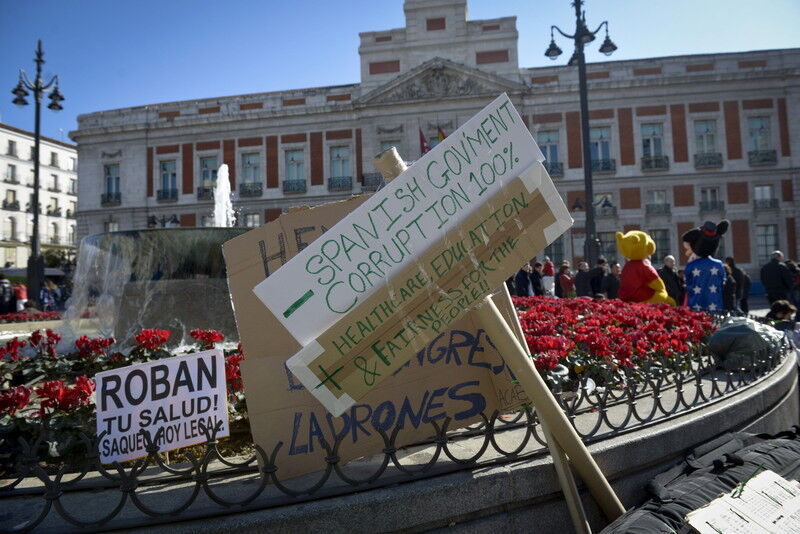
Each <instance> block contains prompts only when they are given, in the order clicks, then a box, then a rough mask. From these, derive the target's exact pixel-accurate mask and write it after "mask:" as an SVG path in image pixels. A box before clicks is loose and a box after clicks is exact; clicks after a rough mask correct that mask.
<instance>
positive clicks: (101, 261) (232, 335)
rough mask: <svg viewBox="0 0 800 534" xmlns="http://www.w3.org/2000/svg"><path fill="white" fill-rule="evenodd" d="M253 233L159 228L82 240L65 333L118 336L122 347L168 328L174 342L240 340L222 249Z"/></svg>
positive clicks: (232, 229)
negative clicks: (198, 337) (204, 337)
mask: <svg viewBox="0 0 800 534" xmlns="http://www.w3.org/2000/svg"><path fill="white" fill-rule="evenodd" d="M248 230H249V228H157V229H147V230H129V231H122V232H109V233H104V234H96V235H91V236H88V237H86V238H84V239H83V240H82V241H81V244H80V248H79V250H78V265H77V268H76V271H75V277H74V290H73V294H72V297H71V299H70V302H69V305H68V309H67V312H66V313H65V316H64V320H65V325H66V327H67V328H68V329H70V330H71V331H72V333H73V334H74V335H76V336H78V335H82V334H96V335H105V336H112V335H113V336H114V337H115V338H116V339H117V341H118V343H119V344H120V346H122V347H125V346H130V345H132V344H133V343H134V340H133V336H134V335H135V334H136V333H137V332H139V331H140V330H141V329H143V328H161V329H166V330H170V332H171V337H170V341H171V344H172V343H176V342H177V343H179V342H181V341H186V340H187V338H188V334H189V331H190V330H191V329H194V328H201V329H214V330H219V331H221V332H222V333H223V334H225V337H226V339H228V340H237V339H238V334H237V332H236V322H235V320H234V318H233V308H232V307H231V301H230V295H229V293H228V283H227V279H226V272H225V260H224V258H223V256H222V243H224V242H225V241H228V240H229V239H232V238H234V237H236V236H238V235H240V234H243V233H244V232H246V231H248ZM87 311H89V312H90V313H89V315H91V316H92V318H93V319H94V321H93V323H90V322H89V321H87V320H86V318H85V316H86V315H87V314H86V313H85V312H87ZM87 330H88V331H87ZM92 330H94V331H92Z"/></svg>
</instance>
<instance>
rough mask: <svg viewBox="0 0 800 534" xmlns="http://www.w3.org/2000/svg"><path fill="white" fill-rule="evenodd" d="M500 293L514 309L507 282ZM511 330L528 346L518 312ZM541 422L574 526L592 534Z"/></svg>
mask: <svg viewBox="0 0 800 534" xmlns="http://www.w3.org/2000/svg"><path fill="white" fill-rule="evenodd" d="M500 293H501V295H502V297H501V298H503V300H504V301H505V302H506V305H507V306H508V307H509V308H510V309H512V310H513V309H514V303H513V302H512V300H511V293H509V292H508V287H507V286H506V285H505V284H503V287H502V289H501V290H500ZM511 330H513V331H514V335H515V336H516V337H517V341H519V344H520V345H521V346H522V347H523V348H524V347H525V346H527V343H526V342H525V334H524V332H523V331H522V326H521V325H520V324H519V317H518V316H517V315H516V314H514V317H513V319H512V321H511ZM540 423H541V427H542V433H543V434H544V439H545V441H546V442H547V448H548V449H550V456H552V458H553V467H554V468H555V470H556V476H558V482H559V484H560V485H561V491H563V492H564V499H565V500H566V501H567V509H568V510H569V516H570V518H572V526H573V528H575V532H577V533H578V534H591V532H592V529H591V527H590V526H589V520H588V519H587V518H586V512H585V511H584V509H583V503H582V502H581V496H580V494H579V493H578V486H577V485H576V484H575V477H574V476H573V475H572V470H571V469H570V466H569V459H568V458H567V456H566V454H564V451H562V450H561V446H560V445H559V444H558V442H557V441H556V440H555V438H553V435H552V434H551V433H550V431H549V430H548V429H547V425H546V424H545V423H544V421H540Z"/></svg>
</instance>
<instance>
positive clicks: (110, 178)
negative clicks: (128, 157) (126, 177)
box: [103, 163, 121, 195]
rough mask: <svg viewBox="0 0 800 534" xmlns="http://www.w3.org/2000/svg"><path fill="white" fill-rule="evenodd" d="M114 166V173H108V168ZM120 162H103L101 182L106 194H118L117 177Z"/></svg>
mask: <svg viewBox="0 0 800 534" xmlns="http://www.w3.org/2000/svg"><path fill="white" fill-rule="evenodd" d="M114 167H116V170H117V172H116V174H113V173H110V172H109V170H110V169H112V168H114ZM120 167H121V166H120V164H119V163H105V164H103V182H104V184H103V185H104V186H105V192H106V194H108V195H114V194H119V192H120V191H119V181H120V180H119V178H120Z"/></svg>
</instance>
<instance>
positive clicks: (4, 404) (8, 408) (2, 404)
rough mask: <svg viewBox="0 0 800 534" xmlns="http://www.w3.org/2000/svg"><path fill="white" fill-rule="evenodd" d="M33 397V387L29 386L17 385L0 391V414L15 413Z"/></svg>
mask: <svg viewBox="0 0 800 534" xmlns="http://www.w3.org/2000/svg"><path fill="white" fill-rule="evenodd" d="M30 398H31V389H30V388H29V387H27V386H17V387H15V388H11V389H8V390H6V391H3V392H0V415H14V414H15V413H16V411H17V410H21V409H23V408H24V407H25V406H27V405H28V401H29V400H30Z"/></svg>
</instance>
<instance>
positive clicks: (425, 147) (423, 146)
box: [419, 128, 431, 156]
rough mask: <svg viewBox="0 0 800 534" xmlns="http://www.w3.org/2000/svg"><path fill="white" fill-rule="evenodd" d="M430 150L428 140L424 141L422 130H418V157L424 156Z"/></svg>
mask: <svg viewBox="0 0 800 534" xmlns="http://www.w3.org/2000/svg"><path fill="white" fill-rule="evenodd" d="M430 149H431V147H430V145H429V144H428V140H427V139H425V134H424V133H422V128H420V129H419V152H420V156H423V155H425V153H426V152H428V151H429V150H430Z"/></svg>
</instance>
